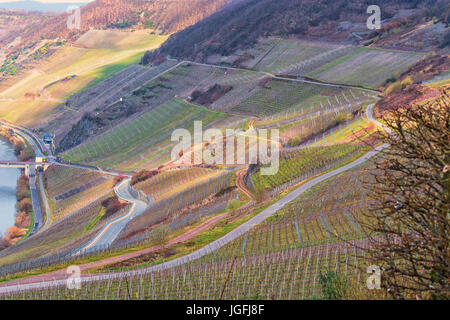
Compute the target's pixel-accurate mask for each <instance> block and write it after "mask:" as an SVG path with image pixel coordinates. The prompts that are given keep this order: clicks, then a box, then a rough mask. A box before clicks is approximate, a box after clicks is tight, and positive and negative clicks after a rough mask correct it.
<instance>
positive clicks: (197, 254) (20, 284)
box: [0, 104, 392, 294]
mask: <svg viewBox="0 0 450 320" xmlns="http://www.w3.org/2000/svg"><path fill="white" fill-rule="evenodd" d="M372 112H373V104H372V105H370V106H369V107H368V108H367V109H366V114H367V118H368V119H369V120H370V121H372V122H373V123H375V124H376V125H377V126H378V127H380V128H382V129H385V126H384V125H383V124H381V123H380V122H378V121H376V120H375V119H374V118H373V114H372ZM387 132H388V133H389V134H392V133H391V132H389V131H387ZM387 147H389V144H383V145H380V146H378V147H376V148H374V149H373V150H371V151H369V152H367V153H366V154H365V155H363V156H361V157H360V158H358V159H356V160H355V161H353V162H351V163H348V164H346V165H344V166H342V167H340V168H337V169H335V170H332V171H329V172H326V173H324V174H322V175H320V176H318V177H316V178H313V179H311V180H309V181H307V182H305V183H304V184H302V185H300V186H299V187H298V188H296V189H294V190H293V191H292V192H290V193H289V194H287V195H286V196H284V197H283V198H281V199H280V200H278V201H276V202H275V203H273V204H272V205H270V206H269V207H267V208H266V209H264V210H263V211H261V212H260V213H258V214H257V215H256V216H254V217H253V218H251V219H250V220H248V221H247V222H245V223H243V224H242V225H240V226H239V227H237V228H235V229H233V230H232V231H230V232H229V233H227V234H226V235H224V236H223V237H221V238H219V239H217V240H215V241H213V242H211V243H210V244H208V245H206V246H205V247H203V248H200V249H199V250H197V251H194V252H192V253H190V254H188V255H186V256H184V257H180V258H176V259H174V260H171V261H168V262H164V263H161V264H158V265H155V266H152V267H148V268H142V269H138V270H132V271H126V272H115V273H109V274H99V275H94V276H91V275H84V276H83V277H82V281H83V282H91V281H101V280H107V279H114V278H118V277H121V276H132V275H137V274H141V273H152V272H158V271H162V270H166V269H169V268H173V267H176V266H179V265H183V264H185V263H187V262H190V261H193V260H196V259H199V258H201V257H203V256H205V255H208V254H210V253H212V252H214V251H215V250H217V249H219V248H221V247H223V246H224V245H226V244H227V243H229V242H231V241H233V240H235V239H237V238H239V237H240V236H242V235H243V234H245V233H246V232H248V231H249V230H250V229H251V228H252V227H254V226H255V225H257V224H260V223H261V222H263V221H264V220H266V219H267V218H268V217H270V216H271V215H273V214H274V213H276V212H277V211H279V210H280V209H282V208H283V207H284V206H286V205H287V204H288V203H290V202H292V201H293V200H295V199H296V198H298V197H299V196H300V195H301V194H303V193H304V192H306V191H307V190H309V189H311V188H312V187H314V186H315V185H317V184H319V183H321V182H323V181H325V180H327V179H329V178H331V177H334V176H336V175H338V174H341V173H343V172H345V171H347V170H350V169H352V168H355V167H357V166H359V165H361V164H363V163H365V162H366V161H368V160H369V159H371V158H372V157H373V156H375V155H377V154H378V153H380V152H381V151H383V150H384V149H385V148H387ZM43 279H45V278H41V280H40V281H35V282H28V283H27V281H29V279H28V280H27V279H26V278H25V279H22V281H21V280H17V281H15V282H14V284H11V285H8V283H5V284H2V285H1V286H0V294H7V293H13V292H20V291H25V290H33V289H43V288H48V287H52V286H60V285H65V284H66V280H65V278H61V279H55V280H53V281H52V280H48V279H46V280H43Z"/></svg>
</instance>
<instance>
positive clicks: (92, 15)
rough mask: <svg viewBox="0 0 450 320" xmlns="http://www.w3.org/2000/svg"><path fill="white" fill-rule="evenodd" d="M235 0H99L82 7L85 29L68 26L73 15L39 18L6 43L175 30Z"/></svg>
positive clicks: (9, 38) (12, 35) (82, 23)
mask: <svg viewBox="0 0 450 320" xmlns="http://www.w3.org/2000/svg"><path fill="white" fill-rule="evenodd" d="M230 1H231V0H176V1H174V0H97V1H94V2H91V3H89V4H87V5H85V6H83V7H82V8H81V28H80V29H72V30H71V29H68V28H67V19H68V16H69V14H68V13H62V14H58V15H52V16H51V17H50V18H48V19H46V20H45V21H42V20H39V21H36V22H35V23H34V24H32V25H30V26H29V28H27V29H26V30H23V31H22V32H21V33H20V34H17V33H14V32H11V33H10V35H9V37H8V39H6V42H8V41H9V42H11V41H13V40H14V38H15V37H17V36H19V35H20V36H21V39H22V42H23V43H26V42H29V41H38V40H40V39H57V38H64V39H71V38H75V37H77V36H78V35H80V34H82V33H84V32H85V31H87V30H89V29H90V28H105V27H106V28H128V27H132V26H135V27H146V28H155V29H158V30H159V31H160V32H162V33H166V34H169V33H172V32H176V31H179V30H182V29H184V28H186V27H187V26H189V25H192V24H194V23H196V22H197V21H200V20H202V19H204V18H206V17H207V16H209V15H211V14H212V13H214V12H216V11H217V10H219V9H220V8H221V7H222V6H223V5H225V4H227V3H228V2H230ZM4 41H5V40H4Z"/></svg>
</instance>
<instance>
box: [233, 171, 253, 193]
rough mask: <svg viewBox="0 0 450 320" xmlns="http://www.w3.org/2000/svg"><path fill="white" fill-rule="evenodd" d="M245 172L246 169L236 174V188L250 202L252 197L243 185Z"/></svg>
mask: <svg viewBox="0 0 450 320" xmlns="http://www.w3.org/2000/svg"><path fill="white" fill-rule="evenodd" d="M246 172H247V168H244V169H241V170H239V171H238V172H236V187H237V188H238V189H239V190H240V191H241V192H242V193H244V194H245V195H246V196H247V197H248V198H249V199H250V200H252V199H253V195H252V194H251V193H250V191H249V190H248V189H247V187H246V185H245V183H244V176H245V173H246Z"/></svg>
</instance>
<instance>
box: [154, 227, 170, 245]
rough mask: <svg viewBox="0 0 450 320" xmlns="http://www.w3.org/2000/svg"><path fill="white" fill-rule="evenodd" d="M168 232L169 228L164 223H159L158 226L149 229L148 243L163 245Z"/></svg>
mask: <svg viewBox="0 0 450 320" xmlns="http://www.w3.org/2000/svg"><path fill="white" fill-rule="evenodd" d="M169 234H170V229H169V228H168V227H167V226H166V225H160V226H159V227H157V228H155V229H153V230H152V231H150V235H149V239H150V243H152V244H153V245H157V246H162V245H164V244H165V243H166V242H167V240H168V238H169Z"/></svg>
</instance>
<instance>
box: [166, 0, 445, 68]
mask: <svg viewBox="0 0 450 320" xmlns="http://www.w3.org/2000/svg"><path fill="white" fill-rule="evenodd" d="M373 4H377V5H379V6H380V7H381V8H382V9H381V10H382V19H383V21H385V20H388V19H389V18H392V17H394V16H395V15H396V14H397V13H398V12H400V11H401V9H412V11H414V12H415V11H417V12H418V14H419V17H420V18H421V19H422V18H424V17H426V16H427V15H429V14H433V15H437V19H440V20H443V21H448V12H449V10H450V9H449V5H448V3H447V4H446V2H444V1H434V0H417V1H407V0H400V1H393V0H378V1H372V0H370V1H369V0H358V1H343V0H338V1H329V0H314V1H312V0H277V1H274V0H244V1H239V2H237V3H234V4H233V5H229V6H228V7H227V8H224V9H223V10H221V11H219V12H217V13H215V14H213V15H212V16H211V17H209V18H207V19H205V20H203V21H200V22H198V23H197V24H195V25H193V26H191V27H189V28H187V29H185V30H183V31H181V32H179V33H177V34H175V35H173V36H172V37H171V38H170V39H169V40H168V41H167V42H166V43H165V44H164V46H163V47H162V48H161V53H163V54H166V55H170V56H172V57H177V58H181V57H184V58H191V59H193V58H195V59H197V60H203V59H204V58H205V57H206V56H208V55H211V54H222V55H228V54H230V53H231V52H233V51H234V50H236V49H240V48H246V47H249V46H251V45H253V44H254V43H256V41H257V40H258V38H260V37H262V36H270V35H272V36H283V37H287V36H301V37H305V36H306V37H310V36H315V35H317V36H319V35H320V36H327V37H329V38H339V37H341V39H342V38H343V37H347V36H348V35H349V33H350V32H349V31H348V32H346V33H345V32H344V33H343V34H341V32H340V30H341V29H342V28H343V27H342V25H341V23H343V22H345V23H347V24H349V25H352V24H359V25H360V26H361V28H362V30H364V32H365V33H366V34H369V30H368V29H367V28H366V26H365V21H366V19H367V17H368V16H369V15H368V14H367V12H366V10H367V7H368V6H369V5H373ZM425 9H426V10H425ZM416 14H417V13H416ZM430 18H431V17H430ZM371 36H376V34H372V35H371ZM344 39H345V38H344Z"/></svg>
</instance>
